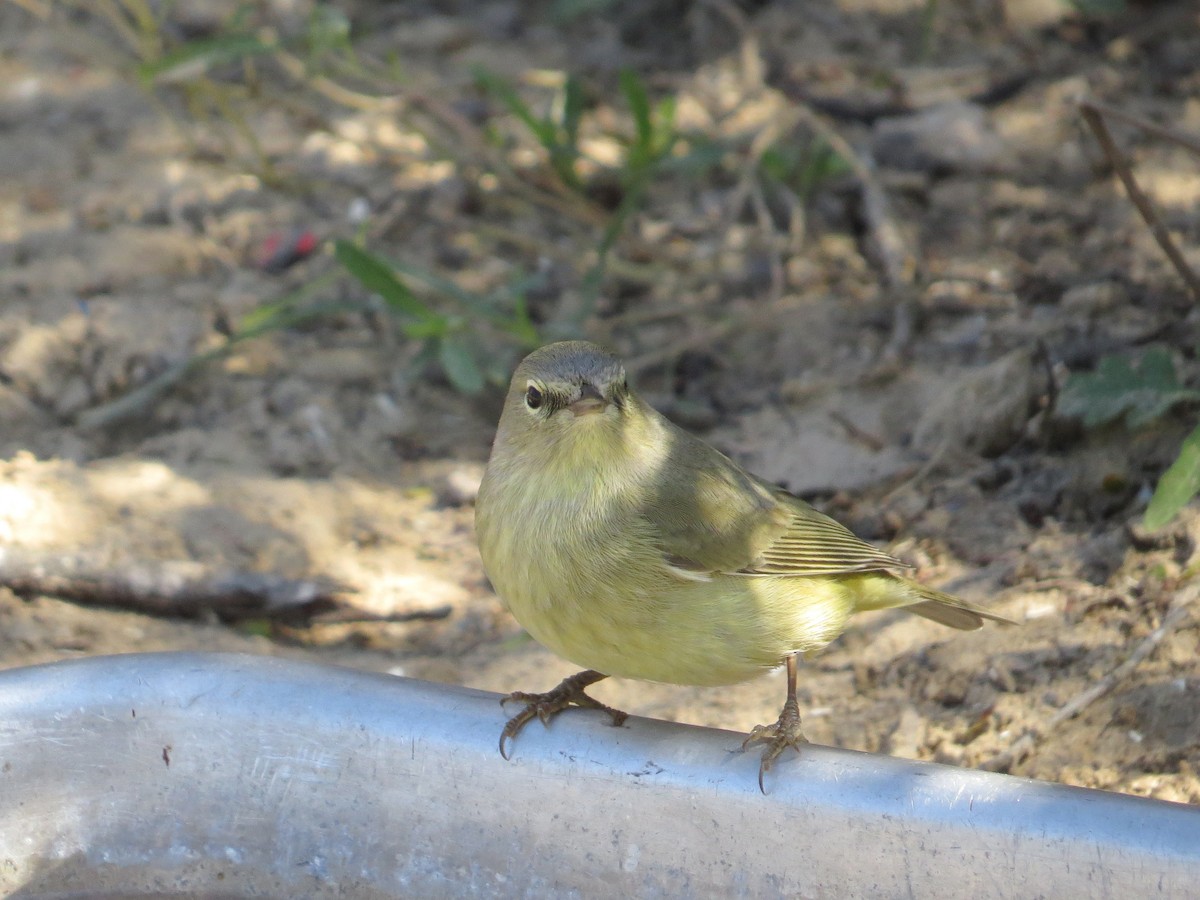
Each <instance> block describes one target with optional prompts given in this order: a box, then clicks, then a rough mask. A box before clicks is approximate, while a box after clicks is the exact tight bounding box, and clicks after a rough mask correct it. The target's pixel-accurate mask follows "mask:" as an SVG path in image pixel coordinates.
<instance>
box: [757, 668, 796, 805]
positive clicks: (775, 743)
mask: <svg viewBox="0 0 1200 900" xmlns="http://www.w3.org/2000/svg"><path fill="white" fill-rule="evenodd" d="M757 743H765V744H766V745H767V749H765V750H764V751H763V755H762V762H760V763H759V764H758V789H759V790H760V791H762V792H763V793H764V794H765V793H766V792H767V791H766V788H764V787H763V775H765V774H766V773H767V772H769V771H770V769H771V766H772V765H773V764H774V762H775V760H776V759H777V758H778V756H779V754H780V753H782V752H783V751H784V749H785V748H787V747H791V748H792V749H793V750H795V751H796V752H797V753H799V752H800V745H801V744H805V743H808V738H806V737H805V736H804V732H803V731H801V730H800V703H799V701H797V700H796V654H795V653H790V654H788V657H787V699H786V700H785V701H784V703H783V711H782V712H781V713H780V714H779V718H778V719H777V720H776V721H775V723H774V724H772V725H755V726H754V728H753V729H751V731H750V736H749V737H747V738H746V740H744V741H743V742H742V749H743V750H745V749H746V747H748V746H749V745H750V744H757Z"/></svg>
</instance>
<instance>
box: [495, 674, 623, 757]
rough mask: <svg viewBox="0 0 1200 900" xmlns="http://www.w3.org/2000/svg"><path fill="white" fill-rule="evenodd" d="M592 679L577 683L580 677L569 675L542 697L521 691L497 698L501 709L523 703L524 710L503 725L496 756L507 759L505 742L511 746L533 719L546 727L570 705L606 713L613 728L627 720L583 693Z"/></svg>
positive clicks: (616, 711) (615, 710)
mask: <svg viewBox="0 0 1200 900" xmlns="http://www.w3.org/2000/svg"><path fill="white" fill-rule="evenodd" d="M581 674H583V673H581ZM593 680H596V679H590V680H587V681H584V682H583V683H582V684H581V683H580V676H579V675H573V676H571V677H570V678H564V679H563V680H562V682H560V683H559V685H558V687H556V688H554V689H553V690H549V691H546V693H544V694H528V693H525V692H524V691H515V692H514V693H511V694H508V695H507V696H505V697H502V698H501V699H500V705H501V706H503V705H504V704H506V703H510V702H519V703H524V704H525V708H524V709H523V710H521V711H520V712H519V713H517V714H516V715H515V716H513V717H512V718H511V719H509V720H508V722H507V723H506V724H505V726H504V730H503V731H501V732H500V755H501V756H503V757H504V758H505V759H508V758H509V755H508V748H507V747H506V746H505V744H506V742H507V743H508V744H509V745H510V746H511V743H512V741H514V740H515V739H516V737H517V735H518V734H520V733H521V729H522V728H524V727H525V726H526V725H528V724H529V723H530V722H531V721H532V720H533V719H534V717H535V716H536V717H537V718H538V719H540V720H541V722H542V724H543V725H549V724H550V720H551V719H552V718H554V717H555V716H556V715H558V714H559V713H560V712H562V711H563V710H564V709H567V708H569V707H571V706H578V707H580V708H581V709H598V710H600V711H601V712H606V713H608V714H609V716H610V717H611V718H612V724H613V726H614V727H616V726H619V725H621V724H622V723H623V722H624V721H625V720H626V719H628V718H629V713H626V712H621V710H619V709H613V708H612V707H610V706H605V705H604V704H603V703H601V702H600V701H599V700H595V699H593V698H592V697H589V696H588V695H587V694H586V693H585V692H584V690H583V689H584V687H585V686H586V685H588V684H591V683H592V681H593Z"/></svg>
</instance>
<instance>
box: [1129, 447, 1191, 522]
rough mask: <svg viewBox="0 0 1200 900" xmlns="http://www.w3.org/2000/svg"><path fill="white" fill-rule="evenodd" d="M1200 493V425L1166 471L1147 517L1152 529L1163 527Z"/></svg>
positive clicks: (1148, 508)
mask: <svg viewBox="0 0 1200 900" xmlns="http://www.w3.org/2000/svg"><path fill="white" fill-rule="evenodd" d="M1197 493H1200V426H1197V427H1196V429H1195V430H1194V431H1193V432H1192V433H1191V434H1189V435H1188V436H1187V438H1185V439H1184V442H1183V446H1182V447H1180V448H1179V456H1178V457H1176V459H1175V462H1173V463H1171V467H1170V468H1169V469H1167V471H1165V472H1164V473H1163V476H1162V478H1160V479H1159V481H1158V487H1156V488H1155V489H1154V496H1153V497H1151V498H1150V505H1149V506H1147V507H1146V516H1145V518H1144V519H1143V522H1144V523H1145V526H1146V527H1147V528H1149V529H1150V530H1154V529H1156V528H1162V527H1163V526H1164V525H1166V524H1167V523H1168V522H1170V521H1171V520H1172V519H1173V518H1175V514H1176V513H1177V512H1179V510H1181V509H1183V507H1184V505H1185V504H1186V503H1187V502H1188V501H1189V500H1191V499H1192V498H1193V497H1195V496H1196V494H1197Z"/></svg>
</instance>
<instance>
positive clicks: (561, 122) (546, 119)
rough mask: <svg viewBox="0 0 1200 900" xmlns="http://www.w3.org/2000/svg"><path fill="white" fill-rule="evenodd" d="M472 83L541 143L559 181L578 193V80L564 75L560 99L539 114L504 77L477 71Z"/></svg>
mask: <svg viewBox="0 0 1200 900" xmlns="http://www.w3.org/2000/svg"><path fill="white" fill-rule="evenodd" d="M475 81H476V83H478V84H479V86H480V87H482V88H483V89H484V90H485V91H487V92H488V93H489V94H491V95H492V96H494V97H495V98H496V99H497V100H499V101H500V102H501V103H503V104H504V106H505V107H506V108H507V109H508V111H509V112H510V113H512V114H513V115H514V116H515V117H516V118H517V120H518V121H519V122H520V123H521V124H522V125H524V126H525V127H526V128H527V129H528V130H529V133H530V134H532V135H533V137H534V139H535V140H537V142H538V143H539V144H541V146H542V149H543V150H545V151H546V156H547V158H548V159H549V162H550V168H551V169H553V170H554V174H555V175H557V176H558V179H559V180H560V181H561V182H562V183H563V184H564V185H566V186H567V187H569V188H571V189H572V190H580V189H581V187H582V185H581V183H580V180H579V174H578V172H576V170H575V164H576V162H577V161H578V160H579V123H580V120H581V119H582V118H583V87H582V85H581V83H580V81H579V79H578V78H577V77H576V76H574V75H569V76H567V79H566V81H564V82H563V88H562V94H561V96H560V97H559V98H557V102H555V103H552V104H551V106H550V109H549V110H547V111H546V112H545V113H543V114H542V115H538V114H537V113H535V112H534V111H533V109H532V108H531V107H530V105H529V104H528V103H526V102H525V100H524V99H522V97H521V95H520V94H518V93H517V91H516V89H515V88H514V87H513V86H512V85H511V84H509V83H508V82H507V81H505V80H504V79H503V78H500V77H498V76H496V75H493V74H492V73H490V72H488V71H487V70H485V69H482V68H477V69H476V70H475Z"/></svg>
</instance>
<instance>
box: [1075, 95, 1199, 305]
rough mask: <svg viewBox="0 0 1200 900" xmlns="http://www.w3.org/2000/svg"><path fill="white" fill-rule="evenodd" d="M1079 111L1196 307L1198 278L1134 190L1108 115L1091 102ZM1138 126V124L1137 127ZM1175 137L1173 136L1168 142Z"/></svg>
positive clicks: (1152, 210) (1149, 205)
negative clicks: (1106, 120)
mask: <svg viewBox="0 0 1200 900" xmlns="http://www.w3.org/2000/svg"><path fill="white" fill-rule="evenodd" d="M1079 111H1080V113H1081V114H1082V115H1083V118H1084V121H1085V122H1087V123H1088V125H1089V127H1091V129H1092V132H1093V133H1094V134H1095V135H1096V140H1097V141H1099V142H1100V146H1101V148H1103V150H1104V155H1105V156H1107V157H1108V161H1109V162H1110V163H1111V164H1112V167H1113V169H1115V170H1116V173H1117V176H1118V177H1119V178H1120V179H1121V183H1122V184H1124V185H1125V192H1126V193H1127V194H1129V199H1130V200H1132V201H1133V205H1134V206H1136V207H1137V211H1138V212H1139V213H1141V215H1142V219H1143V220H1144V221H1145V223H1146V224H1147V225H1149V226H1150V233H1151V234H1153V235H1154V240H1156V241H1157V242H1158V246H1160V247H1161V248H1162V250H1163V253H1165V254H1167V258H1168V259H1170V260H1171V265H1173V266H1174V267H1175V271H1176V272H1178V273H1179V277H1180V278H1182V279H1183V281H1184V283H1185V284H1187V286H1188V290H1189V291H1190V292H1191V294H1192V297H1193V298H1194V299H1195V300H1196V302H1197V303H1200V278H1197V277H1196V273H1195V272H1193V271H1192V269H1191V267H1190V266H1189V265H1188V263H1187V260H1186V259H1184V258H1183V254H1182V253H1180V252H1179V248H1178V247H1176V246H1175V242H1174V241H1173V240H1172V239H1171V232H1170V230H1169V229H1168V228H1167V226H1166V225H1165V224H1164V223H1163V221H1162V219H1161V218H1159V215H1158V212H1157V210H1155V208H1154V204H1153V203H1151V201H1150V198H1149V197H1147V196H1146V195H1145V194H1144V193H1142V189H1141V188H1140V187H1139V186H1138V183H1137V181H1136V180H1135V179H1134V177H1133V171H1132V170H1131V169H1130V167H1129V163H1128V162H1127V161H1126V159H1125V155H1124V154H1123V153H1122V152H1121V150H1120V148H1118V147H1117V144H1116V142H1115V141H1114V140H1113V138H1112V135H1111V134H1110V133H1109V130H1108V126H1107V125H1105V124H1104V115H1105V114H1108V109H1107V107H1105V108H1104V109H1103V110H1102V109H1101V107H1099V106H1097V105H1096V104H1094V103H1091V102H1085V103H1081V104H1079ZM1123 118H1125V119H1126V121H1130V119H1129V117H1128V116H1123ZM1138 124H1140V123H1138ZM1175 139H1176V137H1175V136H1173V137H1172V140H1175Z"/></svg>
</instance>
